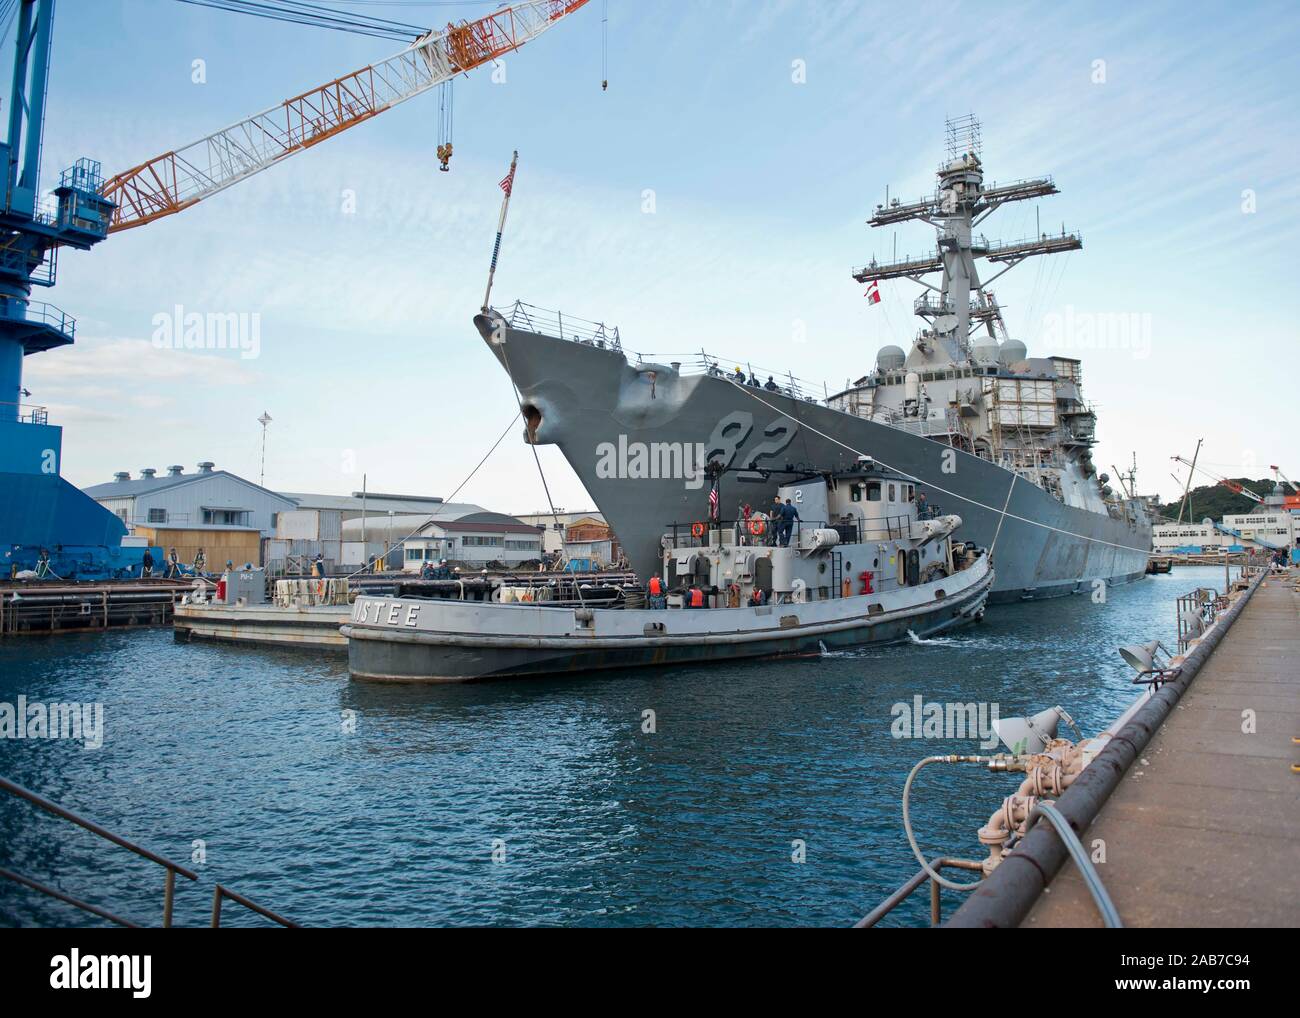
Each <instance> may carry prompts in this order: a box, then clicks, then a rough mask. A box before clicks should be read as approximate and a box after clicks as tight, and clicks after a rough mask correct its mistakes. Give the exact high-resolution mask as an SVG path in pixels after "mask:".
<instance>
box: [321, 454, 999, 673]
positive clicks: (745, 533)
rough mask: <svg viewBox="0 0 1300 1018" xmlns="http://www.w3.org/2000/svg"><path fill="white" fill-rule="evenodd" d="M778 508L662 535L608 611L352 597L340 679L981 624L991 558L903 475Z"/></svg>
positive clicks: (811, 650) (652, 660)
mask: <svg viewBox="0 0 1300 1018" xmlns="http://www.w3.org/2000/svg"><path fill="white" fill-rule="evenodd" d="M719 480H720V475H719V474H715V476H714V484H713V489H712V490H713V491H714V492H715V493H717V491H718V488H719ZM778 493H779V494H778V498H779V500H780V503H781V505H782V506H785V505H787V502H788V506H789V508H788V509H787V510H786V511H785V513H780V512H775V511H773V512H771V513H770V514H767V513H763V512H762V511H758V512H753V511H751V512H748V513H742V515H741V516H740V517H739V518H737V519H733V520H723V519H710V520H707V521H706V520H696V521H693V522H688V523H673V524H669V526H668V527H667V529H666V530H665V532H664V533H663V534H662V536H661V540H660V546H661V558H660V570H659V572H658V573H657V574H656V576H655V577H654V578H652V580H651V581H650V583H649V584H648V587H647V594H646V596H644V597H643V596H642V595H641V593H640V592H638V593H637V594H636V595H635V596H634V597H630V598H625V599H623V600H621V601H620V602H619V605H620V606H610V605H609V602H607V601H606V602H601V603H600V604H599V605H597V604H592V605H590V606H583V605H578V606H576V607H575V606H572V605H568V606H563V607H560V606H548V605H547V604H545V602H534V603H531V604H523V603H518V602H512V601H510V600H509V598H510V591H509V590H507V589H500V590H497V591H495V592H494V593H493V596H492V600H490V601H468V600H450V599H445V598H421V597H380V596H366V595H363V596H361V597H358V598H357V600H356V602H355V604H354V605H353V607H352V614H351V617H350V620H349V621H348V622H347V623H346V624H345V625H344V626H343V627H342V629H341V632H342V633H343V635H344V636H346V637H347V638H348V665H349V669H350V671H351V673H352V675H353V676H354V677H355V678H358V679H365V680H371V681H379V682H469V681H473V680H476V679H488V678H504V677H534V676H541V675H553V674H557V673H564V672H572V671H586V670H596V669H608V668H631V667H638V666H647V665H669V664H690V663H698V662H712V661H724V660H735V659H741V658H767V657H782V656H798V655H810V654H817V653H820V652H821V651H822V650H823V649H824V648H827V647H844V646H852V645H858V644H886V643H897V642H901V641H905V640H907V639H909V634H911V635H914V636H917V637H926V636H933V635H935V634H938V633H942V632H946V631H947V630H950V629H953V628H955V627H957V626H962V625H965V624H967V623H969V622H972V621H976V620H978V619H980V618H982V617H983V614H984V605H985V602H986V601H987V599H988V595H989V590H990V589H991V587H992V585H993V569H992V566H991V564H990V561H989V556H988V555H987V554H986V553H985V551H984V550H983V549H981V548H977V547H975V545H974V544H972V543H969V542H962V541H960V540H958V539H956V538H955V537H954V534H955V533H956V531H957V530H958V528H959V527H960V526H961V519H960V517H958V516H953V515H943V514H942V513H941V512H940V511H939V510H938V509H937V508H935V507H932V506H926V505H925V504H924V499H923V497H921V495H920V493H919V492H918V491H917V489H916V486H915V482H914V481H913V480H911V479H910V478H908V477H907V476H906V475H904V474H901V473H897V472H895V471H892V470H886V469H883V468H882V467H881V466H879V465H878V464H877V463H875V462H874V461H873V460H872V459H870V458H869V457H862V458H860V459H859V460H858V461H857V463H856V464H855V465H854V467H853V468H852V469H850V470H846V471H840V472H838V473H834V474H831V473H816V472H807V473H804V474H801V475H797V476H795V477H794V479H793V480H791V481H790V482H789V483H785V484H781V485H780V486H779V487H778ZM710 502H711V504H717V499H711V500H710ZM760 509H761V507H760ZM642 605H644V606H642Z"/></svg>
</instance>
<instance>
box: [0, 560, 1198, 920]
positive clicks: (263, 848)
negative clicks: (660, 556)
mask: <svg viewBox="0 0 1300 1018" xmlns="http://www.w3.org/2000/svg"><path fill="white" fill-rule="evenodd" d="M1222 581H1223V573H1222V570H1221V569H1212V568H1205V569H1199V568H1180V569H1178V570H1176V571H1175V572H1174V573H1172V574H1171V575H1168V576H1159V577H1150V578H1148V579H1146V580H1144V581H1141V582H1139V583H1134V584H1131V585H1128V586H1124V587H1117V588H1112V589H1111V590H1109V591H1108V596H1107V598H1106V600H1105V603H1102V604H1097V603H1094V602H1093V601H1092V600H1091V599H1090V598H1089V597H1087V596H1077V597H1073V598H1066V599H1062V600H1055V601H1050V602H1040V603H1033V602H1029V603H1020V604H1013V605H997V606H994V607H993V608H992V609H990V611H989V614H988V617H987V619H986V620H985V622H984V623H983V624H982V625H978V626H973V627H971V628H968V629H965V630H962V631H960V632H959V633H957V634H954V635H953V636H950V637H947V638H943V639H940V640H936V641H932V642H927V643H921V644H913V645H908V646H901V647H892V648H876V649H870V650H863V651H860V652H840V653H836V654H834V655H832V656H827V657H823V658H820V659H808V660H796V661H777V662H757V663H749V664H736V665H717V666H710V667H706V668H665V669H660V670H654V671H639V672H628V673H622V674H613V673H611V674H603V673H587V674H578V673H575V674H573V675H571V676H566V677H560V678H555V679H550V680H532V681H504V682H496V683H484V684H477V685H469V686H441V687H428V688H425V687H411V686H395V687H388V686H371V685H364V684H361V683H354V682H350V681H349V680H348V677H347V674H346V669H345V667H344V660H343V658H342V657H341V656H339V657H336V656H331V655H317V654H312V653H307V652H300V651H283V652H279V651H265V650H255V649H249V648H241V647H233V646H225V645H215V644H178V643H176V642H174V640H173V637H172V634H171V632H170V630H147V631H136V632H122V631H117V632H108V633H102V634H87V635H66V636H58V637H32V638H25V639H16V640H7V641H5V642H4V643H0V701H5V702H9V703H14V702H16V699H17V697H18V695H19V694H24V695H26V697H27V699H28V701H29V702H45V703H51V702H90V703H93V702H101V703H103V705H104V711H105V739H104V745H103V747H102V748H100V749H98V750H87V749H84V748H82V746H81V745H80V744H78V743H75V742H70V741H66V740H25V741H15V740H8V739H0V774H3V775H5V776H6V777H8V778H10V779H11V780H14V781H17V782H18V783H19V784H22V785H26V786H27V787H29V788H31V789H33V790H35V791H39V792H40V793H42V794H44V795H46V796H48V797H50V798H53V799H54V800H56V801H58V802H60V803H63V804H64V805H67V806H69V807H70V808H72V809H75V810H77V811H79V812H81V813H83V814H84V815H86V816H89V817H91V818H93V819H95V820H97V821H98V822H100V823H102V824H104V825H105V826H107V827H109V828H110V829H112V830H114V831H117V832H119V833H121V834H123V835H125V836H126V837H129V838H131V839H133V840H135V841H137V842H139V843H141V844H143V845H145V846H147V847H149V848H151V849H153V850H155V851H157V852H159V853H161V854H163V855H166V856H168V857H170V858H173V859H175V860H177V861H179V862H187V861H188V860H190V858H191V855H192V853H193V852H194V851H195V843H196V842H201V843H202V848H203V849H204V851H205V853H206V858H205V861H203V862H202V863H201V864H195V866H194V868H195V869H197V870H198V871H199V875H200V880H199V883H198V886H195V885H194V884H190V883H189V882H188V881H184V880H181V881H180V882H179V883H178V888H177V905H176V916H177V922H178V923H180V924H187V925H199V924H204V923H206V921H207V914H208V909H209V908H210V902H211V892H212V886H213V884H214V883H216V882H221V883H223V884H226V885H227V886H230V887H232V888H234V889H236V890H238V891H241V892H242V893H244V894H247V895H248V896H250V897H251V898H253V899H254V900H255V901H258V902H261V903H263V904H265V905H267V906H268V907H270V908H273V909H275V910H277V911H280V912H282V913H284V914H285V915H288V916H289V917H291V918H293V919H295V920H297V921H299V922H302V923H304V924H311V925H332V924H348V925H371V924H384V925H435V924H437V925H444V924H556V925H590V926H604V925H638V924H660V925H688V924H690V925H695V924H706V925H755V924H762V925H813V924H816V925H846V924H849V923H852V922H853V921H854V920H856V919H857V918H858V917H859V916H860V915H862V914H863V913H864V912H865V911H866V910H867V909H868V908H870V907H871V906H872V905H874V904H875V903H876V902H877V901H878V900H879V899H880V898H882V897H883V896H884V895H885V894H887V893H889V892H890V891H891V890H893V889H894V888H895V887H896V886H897V885H899V884H900V883H902V882H903V881H904V880H905V879H906V878H907V877H909V876H910V875H911V874H912V873H913V872H915V870H916V868H917V867H916V863H915V861H914V859H913V858H912V855H911V853H910V851H909V849H908V847H907V844H906V841H905V840H904V838H903V834H902V828H901V823H900V813H899V793H900V791H901V789H902V783H903V779H904V778H905V776H906V774H907V771H908V769H909V768H910V767H911V765H912V764H913V763H914V762H915V760H917V759H918V758H920V757H922V756H925V755H928V754H930V753H975V752H981V750H980V749H979V748H978V744H977V742H976V741H974V740H969V739H968V740H956V739H947V740H945V739H938V740H934V739H931V740H915V739H896V738H894V737H892V736H891V732H890V728H891V722H893V720H894V716H893V714H892V713H891V708H892V707H893V705H894V704H896V703H899V702H904V703H909V704H910V703H911V702H912V700H913V697H915V696H918V695H919V696H921V697H923V698H924V700H925V701H927V702H931V701H933V702H939V703H945V702H971V701H976V702H989V703H997V704H998V705H999V706H1000V710H1001V712H1002V713H1003V714H1004V715H1007V714H1023V713H1026V712H1034V711H1038V710H1041V709H1043V708H1045V707H1050V706H1052V705H1053V704H1057V703H1059V704H1061V705H1062V706H1063V707H1065V708H1066V710H1068V711H1069V712H1070V713H1071V714H1073V716H1074V717H1075V719H1076V720H1077V721H1078V722H1079V724H1080V725H1081V726H1082V727H1083V729H1084V731H1085V733H1086V734H1091V733H1093V732H1095V731H1096V730H1097V729H1098V728H1100V727H1104V725H1105V724H1106V723H1108V722H1109V721H1110V719H1111V718H1112V717H1113V716H1114V715H1116V714H1117V713H1118V712H1119V711H1120V710H1121V709H1122V708H1123V707H1124V706H1125V705H1126V704H1127V703H1128V702H1130V701H1131V699H1132V698H1133V696H1134V694H1135V689H1134V687H1133V686H1132V685H1130V683H1129V676H1130V673H1129V672H1128V670H1127V667H1126V666H1125V665H1124V664H1123V662H1122V661H1121V660H1120V658H1119V657H1118V655H1117V654H1116V653H1115V647H1116V646H1117V645H1118V644H1121V643H1128V642H1135V641H1145V640H1149V639H1153V638H1155V637H1160V638H1162V639H1163V640H1164V641H1165V643H1166V644H1170V643H1172V641H1173V637H1174V630H1175V621H1174V598H1175V597H1176V596H1177V595H1178V594H1180V593H1183V592H1185V591H1186V590H1188V589H1190V588H1192V587H1194V586H1197V585H1199V584H1204V585H1207V586H1221V585H1222ZM647 710H651V711H654V722H655V728H656V731H655V732H654V733H652V734H648V733H646V732H644V731H643V726H644V724H645V721H644V717H645V715H644V712H645V711H647ZM349 720H351V721H354V722H355V730H354V731H351V732H349V731H347V730H345V729H346V728H347V727H348V723H349ZM1016 783H1017V779H1016V777H1015V776H1014V775H991V774H988V773H987V772H985V771H983V770H982V769H979V768H976V767H965V768H958V767H949V768H945V769H943V770H940V769H938V768H930V769H929V770H928V771H927V772H925V773H924V774H923V776H922V779H921V780H920V781H919V782H918V788H917V797H916V800H915V801H914V815H915V817H916V823H917V827H918V830H919V832H921V836H922V842H923V846H924V847H925V848H926V849H927V850H928V851H930V852H934V853H938V852H943V853H947V854H960V855H965V856H968V857H978V856H981V855H982V854H983V853H982V852H981V850H980V847H979V843H978V841H977V839H976V837H975V832H976V830H977V829H978V828H979V827H980V826H981V824H982V823H983V822H984V821H985V819H986V818H987V817H988V815H989V814H990V813H991V812H992V811H993V810H994V809H995V808H996V807H997V806H998V804H999V803H1000V802H1001V800H1002V797H1003V796H1004V795H1007V794H1009V793H1010V792H1011V791H1013V790H1014V787H1015V785H1016ZM796 843H801V844H802V847H803V855H804V858H805V861H804V862H802V863H799V862H795V861H793V860H792V856H795V855H797V854H799V845H798V844H796ZM494 854H495V860H494ZM0 866H4V867H7V868H10V869H13V870H16V871H18V872H20V873H24V874H26V875H29V876H32V877H34V878H36V879H39V880H43V881H47V882H50V883H53V884H54V885H56V886H58V887H59V888H61V889H62V890H64V891H66V892H68V893H70V894H73V895H75V896H78V897H82V898H85V899H87V900H90V901H92V902H94V903H96V904H99V905H102V906H104V907H107V908H109V909H111V910H113V911H117V912H118V913H119V914H123V915H125V916H127V917H130V918H133V919H136V920H137V921H143V922H147V923H157V922H158V920H159V917H160V915H161V900H162V893H161V888H162V876H161V871H159V870H158V869H157V868H156V867H154V866H152V865H151V864H149V863H146V862H144V861H143V860H140V859H137V858H136V857H134V856H131V855H130V854H129V853H126V852H124V851H123V850H121V849H118V848H116V847H113V846H111V845H108V844H107V843H104V842H102V841H100V840H99V839H97V838H95V837H94V836H92V835H90V834H89V833H88V832H85V831H82V830H80V829H76V828H72V827H70V826H69V825H67V824H64V823H61V822H58V821H55V820H54V819H52V818H50V817H48V816H46V815H44V814H42V813H39V812H38V811H37V810H36V809H34V808H33V807H32V806H30V805H28V804H26V803H23V802H19V801H17V800H14V799H13V798H12V797H10V796H6V795H0ZM958 879H964V877H960V876H959V877H958ZM946 893H947V892H946ZM947 901H948V903H949V907H952V905H953V904H954V903H955V899H954V898H953V897H952V896H950V895H949V896H948V897H947ZM927 913H928V895H926V894H918V895H917V896H915V898H914V901H913V903H912V904H911V905H910V906H909V907H907V908H905V909H902V910H900V911H899V912H897V913H896V914H895V915H896V918H895V919H893V920H891V921H892V922H894V923H896V924H910V925H917V924H921V923H924V922H925V921H926V916H927ZM90 918H91V917H86V916H83V915H82V914H81V913H79V912H76V911H74V910H72V909H70V908H69V907H68V906H65V905H63V904H61V903H57V902H51V901H49V900H48V899H45V898H42V897H40V896H38V895H36V894H34V893H32V892H29V891H27V890H25V889H22V888H19V887H16V886H15V885H12V884H10V883H8V882H0V923H3V924H5V925H11V926H12V925H68V924H84V923H85V922H86V921H87V920H89V919H90ZM225 919H226V921H227V922H229V923H231V924H245V923H247V924H252V923H253V922H261V920H254V919H253V918H252V917H250V916H249V915H248V914H247V913H244V912H242V910H240V909H239V907H238V906H235V905H230V904H228V905H227V907H226V912H225Z"/></svg>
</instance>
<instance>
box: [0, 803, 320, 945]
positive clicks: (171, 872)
mask: <svg viewBox="0 0 1300 1018" xmlns="http://www.w3.org/2000/svg"><path fill="white" fill-rule="evenodd" d="M0 791H3V792H8V793H9V794H10V795H13V796H15V797H17V798H19V799H24V800H26V801H27V802H30V803H32V804H33V805H34V806H37V807H39V808H40V809H43V810H45V812H47V813H50V814H52V815H53V816H56V817H58V818H59V819H61V820H66V821H68V822H69V823H72V824H76V825H77V826H78V827H82V828H84V829H86V830H88V831H90V833H91V834H94V835H96V836H98V837H100V838H103V839H104V840H105V841H110V842H112V843H113V844H114V845H117V846H119V847H120V848H125V849H126V850H127V851H128V852H134V853H135V854H136V855H138V856H140V858H142V859H148V860H149V861H150V862H152V863H155V864H156V865H158V866H161V867H162V868H163V870H164V871H165V874H166V875H165V876H164V878H163V904H162V925H163V928H164V929H170V928H171V925H172V911H173V908H172V906H173V902H174V900H175V894H176V876H177V874H179V875H180V876H182V877H184V878H185V879H186V880H198V879H199V875H198V874H197V873H195V872H194V871H193V870H191V869H189V868H187V867H185V866H182V865H181V864H180V863H178V862H173V861H172V860H170V859H168V858H167V857H166V856H161V855H159V854H158V853H157V852H151V851H150V850H149V849H147V848H143V847H141V846H140V845H137V844H136V843H135V842H133V841H128V840H127V839H126V838H124V837H122V836H121V835H120V834H114V833H113V832H112V831H110V830H108V829H107V828H105V827H101V826H100V825H99V824H97V823H95V822H94V821H93V820H87V819H86V818H85V817H83V816H81V815H80V814H77V813H74V812H73V811H72V810H70V809H67V808H65V807H63V806H60V805H59V804H58V803H56V802H52V801H51V800H49V799H47V798H45V797H44V796H42V795H38V794H37V793H36V792H33V791H32V790H31V789H29V788H24V787H23V786H22V785H19V784H17V783H15V782H13V781H10V780H9V779H8V778H3V777H0ZM0 877H3V878H4V879H6V880H10V881H13V882H14V883H16V884H20V885H21V886H23V887H27V888H30V889H31V890H33V891H37V892H39V893H41V894H44V895H45V896H46V897H49V898H54V899H55V900H56V901H61V902H63V903H65V904H67V905H72V906H73V907H74V908H78V909H80V910H81V911H83V912H86V913H89V914H90V915H95V916H99V917H100V918H101V919H107V920H108V921H109V922H111V923H116V924H117V925H118V926H126V927H130V928H134V929H138V928H140V926H141V924H140V923H136V922H133V921H132V920H130V919H125V918H123V917H122V916H119V915H116V914H115V913H113V912H110V911H108V909H105V908H101V907H100V906H98V905H92V904H90V903H89V902H85V901H82V900H81V899H79V898H76V897H73V896H72V895H70V894H67V893H66V892H64V891H60V890H58V889H57V888H54V887H50V886H49V885H48V884H44V883H41V882H40V881H38V880H34V879H32V878H31V877H27V876H24V875H22V874H20V873H15V872H14V871H13V870H9V869H4V868H0ZM222 898H230V899H231V900H232V901H236V902H238V903H239V904H241V905H243V906H244V907H245V908H248V909H251V910H252V911H254V912H256V913H257V914H258V915H261V916H265V917H266V918H267V919H270V920H272V921H273V922H276V923H279V924H280V925H281V926H288V927H296V926H297V925H298V924H297V923H295V922H292V921H290V920H288V919H286V918H284V916H281V915H277V914H276V913H274V912H272V911H271V910H270V909H267V908H263V907H262V906H261V905H258V904H257V903H255V902H253V901H250V900H249V899H248V898H245V897H244V896H243V895H242V894H237V893H236V892H234V891H232V890H230V889H229V888H226V887H223V886H222V885H221V884H218V885H217V887H216V891H215V892H214V897H213V902H212V926H213V927H214V928H215V927H218V926H220V925H221V900H222Z"/></svg>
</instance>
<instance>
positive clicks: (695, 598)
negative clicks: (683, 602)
mask: <svg viewBox="0 0 1300 1018" xmlns="http://www.w3.org/2000/svg"><path fill="white" fill-rule="evenodd" d="M687 607H688V608H703V607H704V591H703V590H701V589H700V588H699V587H692V588H691V598H690V600H689V601H688V602H687Z"/></svg>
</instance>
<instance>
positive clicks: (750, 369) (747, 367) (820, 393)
mask: <svg viewBox="0 0 1300 1018" xmlns="http://www.w3.org/2000/svg"><path fill="white" fill-rule="evenodd" d="M648 356H653V357H654V358H655V360H661V359H663V358H666V357H668V356H669V355H667V354H652V355H646V354H638V355H637V357H638V358H639V359H641V360H645V359H646V358H647V357H648ZM669 363H675V364H678V365H681V366H682V367H685V368H686V372H685V373H686V374H705V375H711V376H713V377H714V378H725V379H727V380H728V381H731V382H735V383H736V384H737V385H740V384H744V385H746V386H748V387H749V388H751V389H755V390H757V391H762V392H770V393H773V394H775V395H778V396H789V397H790V398H791V399H801V400H803V401H804V402H806V403H820V402H823V401H824V400H825V398H826V396H827V395H828V393H829V390H828V389H827V387H826V383H825V382H818V381H814V380H812V379H808V378H799V377H798V376H796V375H795V374H793V373H792V372H790V371H781V370H779V369H775V368H767V367H763V366H762V365H761V364H755V363H753V362H752V361H750V360H748V359H746V358H744V357H722V356H715V355H713V354H710V353H705V352H703V351H701V352H700V353H698V354H694V355H689V356H686V357H684V358H682V359H680V360H671V361H669ZM725 365H731V367H730V368H728V367H726V366H725ZM736 368H740V369H741V370H740V372H739V373H738V372H737V371H736V370H735V369H736ZM679 370H681V368H680V367H679ZM741 374H743V375H744V376H745V377H744V379H743V380H742V378H741Z"/></svg>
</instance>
